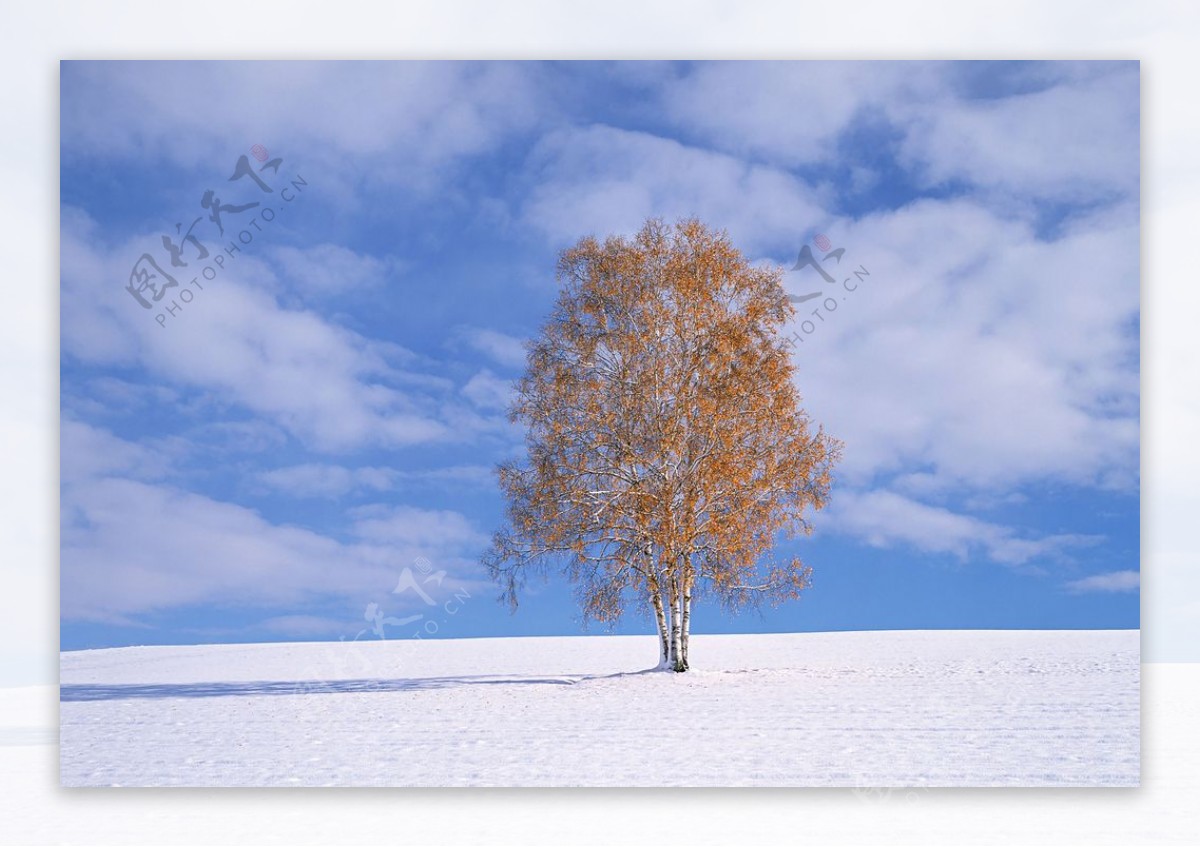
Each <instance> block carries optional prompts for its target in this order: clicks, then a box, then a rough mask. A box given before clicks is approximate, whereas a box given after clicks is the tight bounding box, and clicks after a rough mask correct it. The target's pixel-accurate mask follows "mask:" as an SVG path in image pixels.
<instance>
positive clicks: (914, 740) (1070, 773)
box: [60, 631, 1139, 789]
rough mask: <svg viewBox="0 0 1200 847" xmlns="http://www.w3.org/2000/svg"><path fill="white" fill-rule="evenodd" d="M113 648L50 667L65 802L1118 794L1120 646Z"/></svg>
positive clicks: (550, 641) (1012, 637) (798, 643)
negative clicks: (253, 793)
mask: <svg viewBox="0 0 1200 847" xmlns="http://www.w3.org/2000/svg"><path fill="white" fill-rule="evenodd" d="M655 650H656V645H655V640H654V639H653V638H652V637H641V636H636V637H634V636H629V637H624V636H597V637H577V638H492V639H463V640H442V641H415V640H408V641H375V642H361V641H360V642H357V643H353V644H345V643H302V644H249V645H216V646H211V645H210V646H197V647H132V648H123V649H113V650H88V651H79V652H67V653H63V654H62V661H61V712H60V721H61V781H62V784H63V785H66V786H84V785H142V786H146V785H193V786H217V785H283V786H287V785H394V786H408V785H422V786H456V785H463V786H466V785H588V786H596V785H617V786H622V785H623V786H633V785H648V786H675V785H689V786H692V785H696V786H733V785H761V786H772V785H812V786H852V787H861V788H863V789H868V788H873V787H887V786H891V787H896V786H993V785H1053V786H1072V785H1119V786H1131V785H1137V784H1138V781H1139V735H1138V730H1139V684H1138V682H1139V665H1138V657H1139V649H1138V633H1137V632H1136V631H1090V632H1082V631H1055V632H1050V631H1028V632H1022V631H936V632H934V631H902V632H847V633H809V634H793V635H708V636H705V635H696V636H693V638H692V647H691V659H692V665H693V668H694V669H693V670H692V671H691V672H689V673H686V674H673V673H669V672H665V673H664V672H640V673H639V672H637V670H638V669H639V668H645V667H647V666H648V665H650V664H652V660H653V658H654V653H655Z"/></svg>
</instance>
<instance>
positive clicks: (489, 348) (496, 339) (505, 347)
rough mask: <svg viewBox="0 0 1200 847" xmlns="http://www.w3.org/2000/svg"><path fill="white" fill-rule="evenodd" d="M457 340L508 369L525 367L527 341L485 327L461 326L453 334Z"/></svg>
mask: <svg viewBox="0 0 1200 847" xmlns="http://www.w3.org/2000/svg"><path fill="white" fill-rule="evenodd" d="M453 338H454V339H455V340H461V341H464V342H465V343H466V344H467V345H468V346H469V347H471V348H473V349H475V350H478V351H479V352H480V353H483V354H484V355H485V356H487V357H488V358H490V359H491V360H492V361H494V362H496V363H497V364H499V365H503V366H504V367H506V368H514V369H522V368H524V367H525V341H524V339H521V338H517V337H516V336H514V335H508V334H507V333H503V332H498V331H496V330H494V329H485V328H483V327H474V326H461V327H458V328H456V329H455V331H454V333H453Z"/></svg>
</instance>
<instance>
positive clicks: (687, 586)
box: [680, 576, 692, 671]
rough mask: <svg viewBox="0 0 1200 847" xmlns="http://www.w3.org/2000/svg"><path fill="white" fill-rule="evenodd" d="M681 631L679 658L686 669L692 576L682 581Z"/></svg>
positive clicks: (689, 631)
mask: <svg viewBox="0 0 1200 847" xmlns="http://www.w3.org/2000/svg"><path fill="white" fill-rule="evenodd" d="M682 628H683V633H682V635H681V637H680V647H681V648H682V652H681V653H680V659H682V663H683V670H685V671H686V670H687V669H688V636H689V635H691V632H692V578H691V577H690V576H689V577H685V579H684V583H683V621H682Z"/></svg>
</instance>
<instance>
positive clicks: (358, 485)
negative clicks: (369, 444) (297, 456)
mask: <svg viewBox="0 0 1200 847" xmlns="http://www.w3.org/2000/svg"><path fill="white" fill-rule="evenodd" d="M256 479H257V480H258V482H261V483H262V484H264V485H266V486H267V487H268V488H271V489H274V490H276V491H279V492H282V493H285V494H288V495H289V496H292V497H338V496H341V495H343V494H347V493H349V492H350V491H354V490H362V489H365V490H374V491H385V490H387V489H389V488H391V487H392V484H393V483H392V474H391V473H390V472H389V471H388V470H387V469H386V468H370V467H366V468H347V467H342V466H341V465H330V464H321V463H309V464H303V465H292V466H290V467H286V468H276V469H274V470H269V471H263V472H261V473H259V474H258V475H257V477H256Z"/></svg>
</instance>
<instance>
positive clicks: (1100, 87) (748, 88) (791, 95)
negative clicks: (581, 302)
mask: <svg viewBox="0 0 1200 847" xmlns="http://www.w3.org/2000/svg"><path fill="white" fill-rule="evenodd" d="M989 70H990V72H991V73H998V72H999V71H998V69H989ZM964 73H967V70H966V69H965V68H964V67H963V66H961V65H959V64H957V63H938V62H822V61H814V62H712V63H705V64H701V65H698V66H696V67H695V69H694V70H693V71H692V72H691V73H689V74H687V75H685V76H683V77H681V78H680V79H678V80H677V81H675V82H674V83H672V84H669V85H667V86H665V87H664V88H663V89H662V92H661V102H662V107H663V109H664V110H665V111H666V112H667V113H668V114H669V115H671V117H672V118H674V119H675V120H676V121H678V122H679V123H680V124H681V126H683V127H684V128H685V130H687V131H690V132H692V133H694V134H695V137H696V139H697V140H698V141H700V142H702V143H705V144H708V145H711V146H713V147H715V148H716V149H719V150H722V151H726V152H730V153H733V154H735V155H739V156H743V157H748V158H756V159H759V160H763V161H767V162H772V163H775V164H780V165H786V166H795V165H800V164H817V163H820V164H843V163H844V156H845V155H846V153H845V151H843V150H839V148H838V146H837V144H836V143H835V142H836V141H837V138H838V136H839V134H841V133H842V132H843V131H845V130H847V129H848V128H849V127H850V126H851V125H852V123H853V121H854V120H855V119H856V118H858V117H860V116H863V115H870V116H873V117H876V118H879V117H883V118H886V119H887V121H888V122H889V123H890V126H891V128H892V129H893V130H894V131H895V132H896V133H898V135H899V139H900V148H901V151H902V158H903V160H904V164H906V165H908V166H909V167H911V168H913V169H914V170H915V171H916V172H917V173H918V174H920V175H921V177H922V178H923V179H924V180H925V181H926V182H930V183H936V182H942V181H946V180H954V179H960V180H965V181H966V182H968V183H970V184H973V185H976V186H982V187H987V188H989V189H997V197H998V198H999V197H1000V196H1001V194H1002V193H1003V194H1007V195H1008V196H1009V197H1010V198H1011V197H1013V196H1018V195H1019V196H1030V197H1055V198H1062V199H1071V200H1080V199H1087V198H1088V197H1089V195H1092V196H1094V195H1096V193H1097V192H1098V193H1099V196H1100V198H1101V199H1109V198H1108V197H1106V196H1105V193H1106V192H1121V193H1124V194H1125V195H1126V196H1127V197H1130V196H1135V195H1136V193H1137V185H1138V172H1139V168H1138V155H1139V139H1138V135H1139V130H1138V85H1139V80H1138V67H1137V64H1136V63H1135V62H1110V63H1086V64H1080V63H1069V62H1058V63H1038V64H1035V65H1030V66H1027V67H1025V68H1024V69H1021V70H1019V71H1018V73H1020V74H1021V75H1022V79H1019V80H1014V81H1016V82H1020V83H1022V85H1023V87H1027V88H1031V89H1032V90H1030V91H1028V93H1016V94H1010V95H1009V96H1003V97H978V98H973V97H971V96H968V92H966V91H965V90H964V89H965V88H966V86H965V85H964V79H963V76H962V75H963V74H964ZM851 155H852V154H851ZM839 157H842V158H839ZM851 171H852V178H853V179H854V180H855V181H859V182H860V183H861V181H862V180H870V179H871V178H872V175H871V174H870V173H869V172H863V171H862V169H861V168H858V169H857V170H855V168H854V167H853V166H852V167H851Z"/></svg>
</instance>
